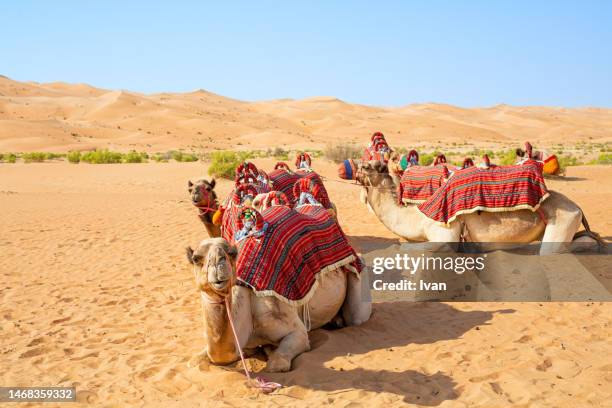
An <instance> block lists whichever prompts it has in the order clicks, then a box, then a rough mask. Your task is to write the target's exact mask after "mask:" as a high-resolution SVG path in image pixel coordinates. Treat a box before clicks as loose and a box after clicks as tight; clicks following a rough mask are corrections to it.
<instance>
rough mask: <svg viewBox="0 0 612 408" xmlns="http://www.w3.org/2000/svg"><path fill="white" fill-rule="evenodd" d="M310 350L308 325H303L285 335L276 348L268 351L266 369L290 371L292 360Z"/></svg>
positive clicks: (270, 370)
mask: <svg viewBox="0 0 612 408" xmlns="http://www.w3.org/2000/svg"><path fill="white" fill-rule="evenodd" d="M308 350H310V341H309V340H308V333H307V332H306V327H305V326H304V325H302V326H301V327H299V328H297V329H296V330H294V331H292V332H290V333H289V334H287V335H286V336H285V337H283V339H282V340H281V341H280V343H279V345H278V347H277V348H276V350H274V351H271V352H269V353H268V363H267V364H266V371H269V372H285V371H289V370H291V361H293V359H294V358H295V357H297V356H298V355H300V354H302V353H303V352H305V351H308Z"/></svg>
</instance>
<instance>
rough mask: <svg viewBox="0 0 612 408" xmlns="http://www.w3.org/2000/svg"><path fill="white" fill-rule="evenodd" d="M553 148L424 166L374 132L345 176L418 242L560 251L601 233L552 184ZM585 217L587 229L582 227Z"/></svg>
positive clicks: (344, 168)
mask: <svg viewBox="0 0 612 408" xmlns="http://www.w3.org/2000/svg"><path fill="white" fill-rule="evenodd" d="M558 172H559V164H558V161H557V159H556V157H555V156H554V155H546V153H543V152H533V151H532V147H531V145H530V144H529V143H526V149H525V150H522V149H517V163H516V164H515V165H510V166H497V165H495V164H493V163H491V161H490V159H489V157H488V156H487V155H484V156H483V161H482V163H479V164H478V165H474V160H473V159H472V158H469V157H468V158H465V160H464V161H463V163H462V165H460V166H455V165H452V164H450V163H448V162H447V160H446V157H445V156H444V155H443V154H441V155H438V156H437V157H436V159H435V160H434V162H433V163H432V164H431V165H428V166H421V165H419V155H418V152H416V151H415V150H412V151H410V152H409V153H408V154H406V155H398V154H397V153H395V152H393V151H392V150H391V148H390V147H389V145H388V144H387V142H386V140H385V138H384V135H383V134H382V133H380V132H376V133H374V134H373V135H372V137H371V143H370V145H369V146H368V148H366V150H365V151H364V154H363V156H362V158H361V160H359V161H358V162H355V161H354V160H351V159H347V160H345V161H344V162H343V163H342V164H341V165H340V168H339V169H338V175H339V176H340V178H343V179H347V180H355V181H356V182H357V183H358V184H360V185H361V186H362V191H361V195H360V198H361V201H362V202H363V204H365V205H367V206H368V208H369V209H370V211H372V212H373V213H374V214H375V215H376V216H377V217H378V219H379V220H380V221H381V222H382V223H383V224H384V225H385V226H386V227H387V228H388V229H389V230H390V231H392V232H393V233H395V234H397V235H399V236H400V237H402V238H405V239H407V240H409V241H417V242H426V241H427V242H438V243H458V242H487V243H515V244H521V243H522V244H526V243H532V242H536V241H539V242H542V243H543V245H541V249H540V254H548V253H554V252H559V251H562V250H563V249H564V248H566V245H565V244H567V243H569V242H572V241H574V240H579V239H583V238H586V239H590V240H595V241H597V242H598V243H599V242H601V239H600V238H599V236H598V235H597V234H595V233H594V232H592V231H591V230H590V228H589V224H588V222H587V220H586V217H585V215H584V214H583V212H582V210H581V209H580V207H579V206H578V205H577V204H576V203H574V202H573V201H572V200H570V199H569V198H567V197H566V196H564V195H563V194H560V193H558V192H555V191H550V190H548V189H547V188H546V184H545V182H544V174H557V173H558ZM581 224H582V225H583V226H584V231H581V232H578V229H579V228H580V226H581Z"/></svg>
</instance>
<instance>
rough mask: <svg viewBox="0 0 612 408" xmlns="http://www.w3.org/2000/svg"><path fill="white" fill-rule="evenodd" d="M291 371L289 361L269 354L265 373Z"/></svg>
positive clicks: (280, 356) (275, 354) (276, 354)
mask: <svg viewBox="0 0 612 408" xmlns="http://www.w3.org/2000/svg"><path fill="white" fill-rule="evenodd" d="M289 370H291V360H290V359H288V358H286V357H284V356H282V355H280V354H278V353H271V354H270V356H269V358H268V363H267V364H266V371H268V372H270V373H284V372H287V371H289Z"/></svg>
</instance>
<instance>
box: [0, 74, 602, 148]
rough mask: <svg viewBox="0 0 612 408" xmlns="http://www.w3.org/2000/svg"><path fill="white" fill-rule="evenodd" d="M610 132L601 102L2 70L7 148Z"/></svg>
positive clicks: (454, 140)
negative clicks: (392, 102)
mask: <svg viewBox="0 0 612 408" xmlns="http://www.w3.org/2000/svg"><path fill="white" fill-rule="evenodd" d="M611 128H612V109H601V108H577V109H566V108H560V107H538V106H529V107H515V106H508V105H496V106H492V107H485V108H473V109H465V108H459V107H455V106H450V105H443V104H434V103H428V104H414V105H408V106H403V107H393V108H391V107H374V106H364V105H358V104H351V103H347V102H345V101H341V100H338V99H336V98H333V97H317V98H308V99H303V100H291V99H279V100H273V101H266V102H245V101H238V100H235V99H230V98H226V97H223V96H220V95H216V94H213V93H210V92H207V91H204V90H196V91H194V92H189V93H170V92H168V93H160V94H152V95H145V94H139V93H136V92H130V91H127V90H107V89H99V88H95V87H93V86H90V85H86V84H68V83H63V82H56V83H50V84H40V83H35V82H18V81H13V80H11V79H9V78H6V77H2V76H0V152H11V151H12V152H20V151H33V150H43V151H54V152H67V151H68V150H90V149H93V148H109V149H113V150H121V151H125V150H129V149H137V150H146V151H149V152H151V151H158V152H159V151H166V150H169V149H177V148H184V149H187V150H194V151H209V150H213V149H226V148H228V146H230V148H233V149H241V150H249V149H268V148H270V147H272V148H273V147H274V146H282V147H284V148H285V149H304V148H305V147H308V148H310V149H321V148H324V147H325V146H326V145H327V144H328V143H357V144H359V145H362V144H363V143H364V137H365V138H367V137H368V135H370V134H372V132H374V131H375V130H381V131H383V133H384V134H385V136H386V137H387V140H388V141H389V143H390V144H391V145H392V146H397V147H400V146H401V147H406V148H409V149H411V148H421V149H429V150H433V148H434V147H435V146H441V145H444V144H446V145H447V146H449V145H451V144H455V145H463V143H469V144H470V146H469V147H467V148H466V150H469V149H472V148H473V147H474V145H478V147H486V148H492V147H494V148H500V147H504V148H510V147H512V148H514V147H516V146H517V145H518V144H521V145H522V143H523V142H524V141H526V140H529V141H531V142H532V143H535V144H536V145H538V146H540V147H541V146H545V147H551V146H552V145H553V144H557V143H561V144H564V145H566V146H564V148H565V153H567V152H568V148H569V146H567V145H575V144H577V143H579V142H585V143H605V142H610V141H611V140H612V139H611V136H610V132H609V129H611ZM458 149H459V148H458V147H453V150H458ZM447 151H448V149H447ZM597 151H599V149H598V150H597ZM591 158H592V157H591Z"/></svg>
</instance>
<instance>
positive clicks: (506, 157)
mask: <svg viewBox="0 0 612 408" xmlns="http://www.w3.org/2000/svg"><path fill="white" fill-rule="evenodd" d="M496 156H497V160H496V163H495V164H499V165H501V166H509V165H511V164H515V163H516V150H512V149H508V150H504V151H501V152H498V153H497V155H496Z"/></svg>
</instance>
